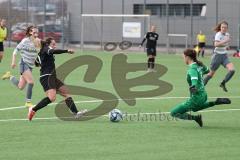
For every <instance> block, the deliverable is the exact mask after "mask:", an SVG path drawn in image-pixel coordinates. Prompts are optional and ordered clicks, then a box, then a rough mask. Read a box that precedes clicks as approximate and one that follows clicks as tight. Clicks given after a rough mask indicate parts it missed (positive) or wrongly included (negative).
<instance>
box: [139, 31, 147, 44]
mask: <svg viewBox="0 0 240 160" xmlns="http://www.w3.org/2000/svg"><path fill="white" fill-rule="evenodd" d="M147 36H148V34H147V33H146V34H145V36H144V38H143V40H142V43H141V44H140V46H143V44H144V42H145V41H146V39H147Z"/></svg>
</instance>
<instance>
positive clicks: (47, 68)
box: [28, 38, 87, 121]
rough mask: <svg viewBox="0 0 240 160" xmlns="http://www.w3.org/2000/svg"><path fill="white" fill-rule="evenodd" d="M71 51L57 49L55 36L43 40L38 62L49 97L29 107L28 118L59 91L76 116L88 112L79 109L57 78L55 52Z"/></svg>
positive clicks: (52, 99) (53, 98) (51, 100)
mask: <svg viewBox="0 0 240 160" xmlns="http://www.w3.org/2000/svg"><path fill="white" fill-rule="evenodd" d="M62 53H69V54H73V53H74V52H73V50H61V49H56V42H55V40H54V39H53V38H48V39H46V41H42V47H41V50H40V53H39V56H38V60H37V64H38V65H40V66H41V69H40V83H41V85H42V87H43V89H44V91H45V92H46V95H47V97H45V98H44V99H42V100H41V101H40V102H39V103H38V104H37V105H36V106H35V107H31V108H29V112H28V119H29V120H30V121H31V120H32V118H33V116H34V115H35V113H36V112H37V111H38V110H40V109H42V108H44V107H45V106H47V105H48V104H50V103H52V102H54V101H55V99H56V93H57V92H58V93H59V94H60V95H61V96H63V97H64V98H65V103H66V105H67V106H68V108H69V109H70V110H71V112H72V113H73V115H74V116H75V117H76V118H79V117H80V116H81V115H83V114H84V113H86V112H87V110H82V111H78V109H77V107H76V105H75V104H74V101H73V99H72V97H70V95H69V94H68V91H67V88H66V86H65V85H64V84H63V82H62V81H60V80H59V79H58V78H57V74H56V71H55V62H54V61H55V58H54V55H55V54H62Z"/></svg>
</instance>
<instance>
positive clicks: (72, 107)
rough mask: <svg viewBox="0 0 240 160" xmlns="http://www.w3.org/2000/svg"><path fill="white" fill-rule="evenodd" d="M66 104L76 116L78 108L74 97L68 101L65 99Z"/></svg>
mask: <svg viewBox="0 0 240 160" xmlns="http://www.w3.org/2000/svg"><path fill="white" fill-rule="evenodd" d="M65 103H66V105H67V106H68V108H69V109H70V110H71V112H72V113H74V114H77V113H78V110H77V107H76V105H75V103H74V101H73V99H72V97H68V98H67V99H65Z"/></svg>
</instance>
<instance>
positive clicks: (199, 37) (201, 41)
mask: <svg viewBox="0 0 240 160" xmlns="http://www.w3.org/2000/svg"><path fill="white" fill-rule="evenodd" d="M197 44H198V47H199V51H198V56H200V54H202V57H204V52H205V46H206V36H205V34H203V33H202V31H201V30H200V31H199V33H198V35H197Z"/></svg>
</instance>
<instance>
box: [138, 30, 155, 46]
mask: <svg viewBox="0 0 240 160" xmlns="http://www.w3.org/2000/svg"><path fill="white" fill-rule="evenodd" d="M145 40H147V44H146V48H156V46H157V40H158V34H157V33H155V32H147V33H146V35H145V36H144V39H143V40H142V43H141V45H143V43H144V42H145Z"/></svg>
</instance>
